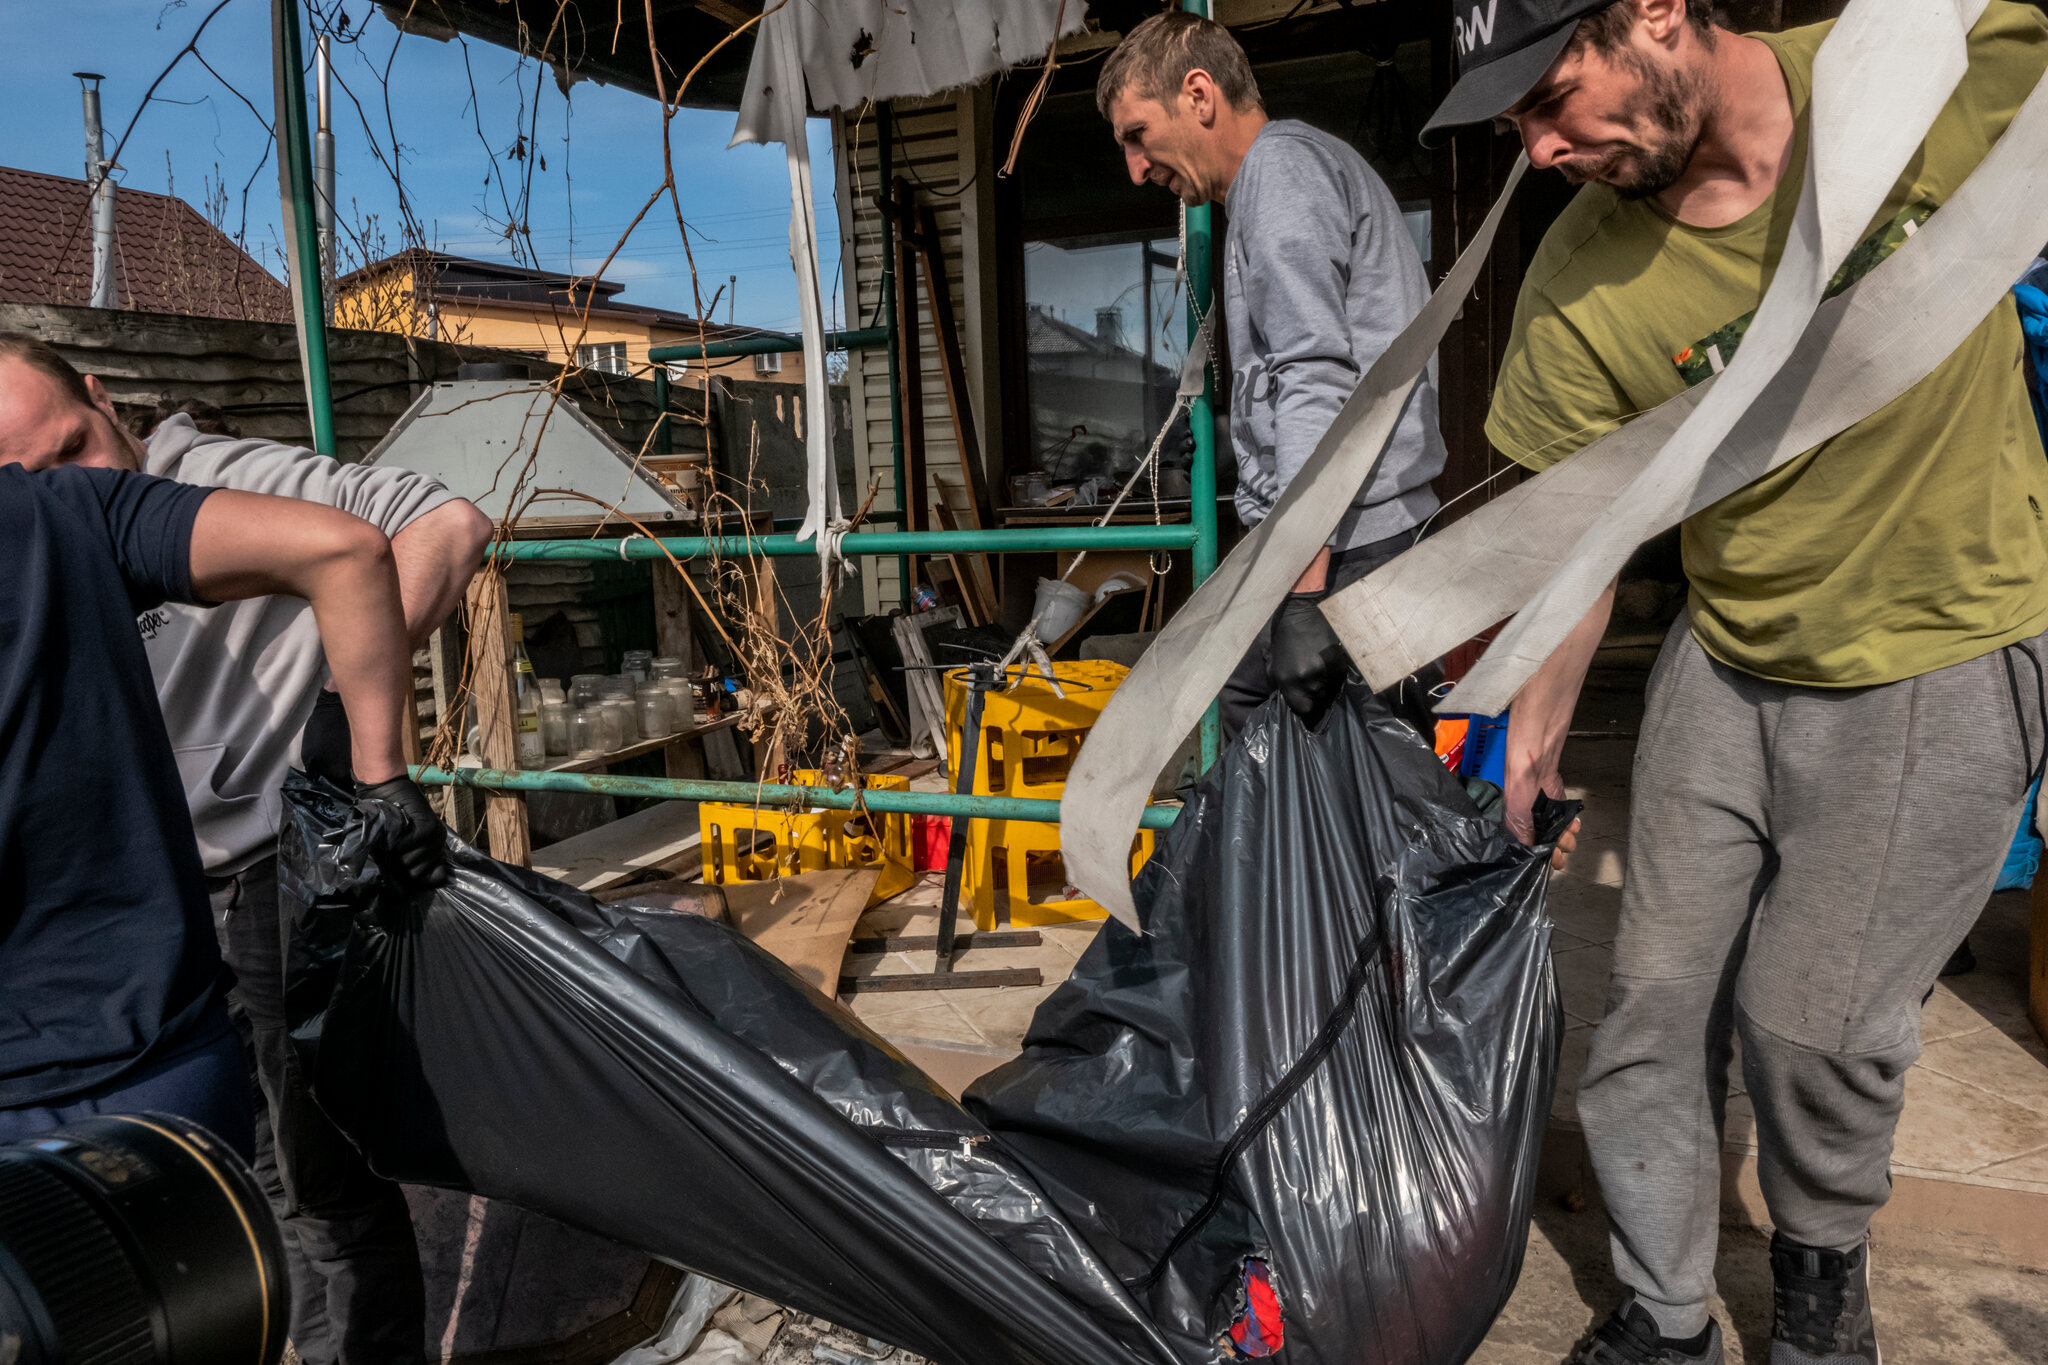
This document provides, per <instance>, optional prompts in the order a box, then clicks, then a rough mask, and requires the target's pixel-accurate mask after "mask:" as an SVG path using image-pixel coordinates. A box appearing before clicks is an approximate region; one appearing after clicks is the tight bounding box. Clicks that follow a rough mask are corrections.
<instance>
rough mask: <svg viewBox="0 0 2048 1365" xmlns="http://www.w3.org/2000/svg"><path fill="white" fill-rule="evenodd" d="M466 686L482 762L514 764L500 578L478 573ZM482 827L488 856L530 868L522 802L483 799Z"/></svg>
mask: <svg viewBox="0 0 2048 1365" xmlns="http://www.w3.org/2000/svg"><path fill="white" fill-rule="evenodd" d="M466 605H467V609H468V612H469V685H470V688H471V691H472V694H473V695H474V697H475V698H476V717H477V729H478V733H479V736H480V738H481V740H482V743H483V758H484V762H485V763H487V764H489V765H490V766H491V767H493V768H497V769H500V770H504V771H509V770H511V769H514V768H517V767H518V766H519V740H518V734H517V731H516V729H515V727H516V726H517V725H518V721H519V718H518V716H517V715H516V714H515V708H516V705H517V703H516V702H515V700H514V695H515V693H514V688H515V684H514V683H513V680H512V636H511V633H510V632H511V626H510V623H509V622H508V621H506V619H505V617H506V606H505V576H504V575H503V574H497V573H482V574H478V575H477V576H476V577H475V578H473V579H471V580H470V583H469V591H468V594H467V603H466ZM484 824H485V827H486V828H487V829H488V830H489V832H490V841H491V856H492V857H493V858H496V859H497V860H498V861H499V862H501V863H513V864H516V865H517V866H520V867H531V866H532V865H533V843H532V840H531V838H530V837H529V835H528V832H527V827H526V802H525V800H523V799H522V798H521V797H519V796H516V795H513V794H511V793H506V794H503V795H490V796H486V797H485V798H484Z"/></svg>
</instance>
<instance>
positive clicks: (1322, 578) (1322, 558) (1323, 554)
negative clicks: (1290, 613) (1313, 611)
mask: <svg viewBox="0 0 2048 1365" xmlns="http://www.w3.org/2000/svg"><path fill="white" fill-rule="evenodd" d="M1329 582H1330V547H1329V546H1327V545H1325V546H1324V547H1323V548H1322V549H1320V550H1317V551H1316V557H1315V558H1314V559H1312V560H1310V561H1309V563H1308V567H1307V568H1306V569H1303V570H1302V571H1301V577H1299V578H1297V579H1295V580H1294V586H1293V587H1292V588H1290V589H1288V591H1290V592H1321V591H1322V590H1323V589H1324V588H1325V587H1327V586H1329Z"/></svg>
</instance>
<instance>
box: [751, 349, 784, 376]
mask: <svg viewBox="0 0 2048 1365" xmlns="http://www.w3.org/2000/svg"><path fill="white" fill-rule="evenodd" d="M754 373H755V374H781V373H782V352H780V351H763V352H762V353H761V354H760V355H757V356H755V357H754Z"/></svg>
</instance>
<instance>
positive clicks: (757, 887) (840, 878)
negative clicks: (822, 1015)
mask: <svg viewBox="0 0 2048 1365" xmlns="http://www.w3.org/2000/svg"><path fill="white" fill-rule="evenodd" d="M880 875H881V872H880V870H879V869H876V868H872V867H863V868H858V869H855V870H852V871H841V870H834V871H831V872H803V873H799V874H797V875H796V876H793V877H779V878H777V879H776V880H774V881H768V882H734V883H731V884H729V885H727V886H726V887H725V888H724V890H725V901H726V904H727V906H729V907H730V908H731V910H732V917H733V920H734V922H735V923H737V924H738V925H739V929H740V932H741V933H743V934H745V935H746V936H747V937H748V938H750V939H752V940H753V941H754V942H756V943H758V944H760V945H761V946H762V947H763V948H766V949H767V950H768V951H769V952H771V953H773V954H775V956H776V957H778V958H780V959H782V961H784V962H786V963H788V964H789V966H790V967H791V968H792V969H793V970H795V972H796V974H797V975H798V976H800V977H802V978H803V979H804V980H805V981H807V982H809V983H810V984H811V986H812V987H813V988H814V989H815V990H817V991H818V992H819V994H821V995H825V996H832V995H834V994H836V993H837V991H838V989H839V968H840V965H841V964H842V963H843V962H845V960H846V941H847V940H848V939H850V938H852V937H853V926H854V924H855V923H856V922H857V921H858V920H859V919H860V916H861V912H862V911H863V910H865V909H867V905H868V894H869V893H870V892H871V891H873V890H874V889H875V879H876V878H877V877H879V876H880Z"/></svg>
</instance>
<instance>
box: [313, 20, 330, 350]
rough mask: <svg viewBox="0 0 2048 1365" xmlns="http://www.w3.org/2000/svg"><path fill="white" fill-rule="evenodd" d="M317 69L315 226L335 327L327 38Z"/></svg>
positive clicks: (319, 44)
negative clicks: (318, 237)
mask: <svg viewBox="0 0 2048 1365" xmlns="http://www.w3.org/2000/svg"><path fill="white" fill-rule="evenodd" d="M313 68H314V73H315V76H316V80H315V82H314V90H315V105H316V107H317V108H316V112H317V114H318V121H317V126H316V127H315V128H314V130H313V223H314V226H315V228H316V229H317V231H318V232H319V236H320V297H321V299H322V300H323V301H324V303H325V311H326V313H327V325H328V326H330V327H331V326H333V325H334V124H333V122H332V120H331V119H330V118H329V111H330V108H331V106H332V104H333V102H334V70H333V67H332V66H331V65H330V64H329V59H328V54H327V35H326V34H324V33H323V34H321V35H319V37H318V38H316V39H315V40H314V48H313Z"/></svg>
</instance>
